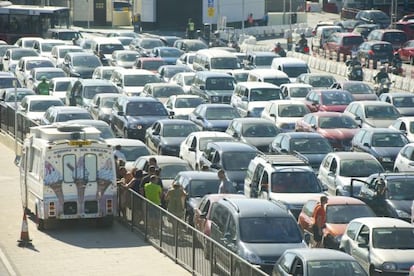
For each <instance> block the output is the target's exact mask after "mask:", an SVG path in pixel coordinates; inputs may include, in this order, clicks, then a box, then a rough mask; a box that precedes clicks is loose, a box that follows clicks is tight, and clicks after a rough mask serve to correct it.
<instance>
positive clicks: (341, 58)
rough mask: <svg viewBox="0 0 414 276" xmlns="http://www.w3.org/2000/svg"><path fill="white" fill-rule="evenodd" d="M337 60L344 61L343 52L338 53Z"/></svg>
mask: <svg viewBox="0 0 414 276" xmlns="http://www.w3.org/2000/svg"><path fill="white" fill-rule="evenodd" d="M338 61H339V62H342V61H345V60H344V54H343V53H340V54H339V60H338Z"/></svg>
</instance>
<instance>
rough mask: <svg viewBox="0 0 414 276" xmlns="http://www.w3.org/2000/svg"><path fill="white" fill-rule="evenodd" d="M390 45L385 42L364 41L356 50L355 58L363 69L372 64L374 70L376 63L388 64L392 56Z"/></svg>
mask: <svg viewBox="0 0 414 276" xmlns="http://www.w3.org/2000/svg"><path fill="white" fill-rule="evenodd" d="M393 54H394V50H393V48H392V44H391V43H389V42H386V41H376V40H374V41H366V42H364V43H362V44H361V45H360V46H359V47H358V50H357V53H356V56H357V59H358V60H359V62H360V63H361V64H363V65H364V66H365V67H367V68H368V67H369V66H370V62H373V68H374V69H376V68H377V65H378V63H381V64H383V63H390V62H391V61H392V60H393V58H394V56H393Z"/></svg>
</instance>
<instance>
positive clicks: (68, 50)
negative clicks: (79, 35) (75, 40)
mask: <svg viewBox="0 0 414 276" xmlns="http://www.w3.org/2000/svg"><path fill="white" fill-rule="evenodd" d="M74 52H75V53H76V52H83V49H78V48H62V49H59V57H61V58H63V57H64V56H65V55H66V54H67V53H74Z"/></svg>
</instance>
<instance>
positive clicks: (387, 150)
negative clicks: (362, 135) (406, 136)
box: [372, 147, 402, 158]
mask: <svg viewBox="0 0 414 276" xmlns="http://www.w3.org/2000/svg"><path fill="white" fill-rule="evenodd" d="M401 148H402V147H372V149H373V150H374V151H376V152H377V153H378V155H379V156H387V157H393V158H395V157H396V156H397V155H398V153H399V152H400V150H401Z"/></svg>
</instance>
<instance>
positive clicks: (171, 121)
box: [157, 119, 195, 126]
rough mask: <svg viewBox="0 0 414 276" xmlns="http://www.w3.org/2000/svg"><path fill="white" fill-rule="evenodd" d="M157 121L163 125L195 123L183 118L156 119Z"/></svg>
mask: <svg viewBox="0 0 414 276" xmlns="http://www.w3.org/2000/svg"><path fill="white" fill-rule="evenodd" d="M157 122H159V123H162V124H163V125H194V126H195V124H194V123H193V122H192V121H190V120H183V119H161V120H157Z"/></svg>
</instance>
